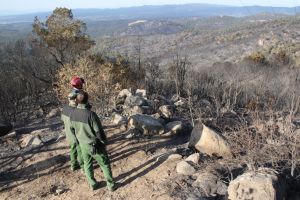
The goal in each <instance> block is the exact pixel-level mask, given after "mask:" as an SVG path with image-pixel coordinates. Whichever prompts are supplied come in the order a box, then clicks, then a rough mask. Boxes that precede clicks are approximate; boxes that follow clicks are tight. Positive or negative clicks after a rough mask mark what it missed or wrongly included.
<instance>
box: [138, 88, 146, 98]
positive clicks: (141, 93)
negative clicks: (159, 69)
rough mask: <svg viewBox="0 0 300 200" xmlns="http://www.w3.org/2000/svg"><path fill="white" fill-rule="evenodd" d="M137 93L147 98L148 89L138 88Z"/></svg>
mask: <svg viewBox="0 0 300 200" xmlns="http://www.w3.org/2000/svg"><path fill="white" fill-rule="evenodd" d="M135 95H137V96H140V97H143V98H146V97H147V91H146V90H144V89H137V90H136V92H135Z"/></svg>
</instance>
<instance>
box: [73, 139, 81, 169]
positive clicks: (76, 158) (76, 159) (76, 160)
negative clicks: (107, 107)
mask: <svg viewBox="0 0 300 200" xmlns="http://www.w3.org/2000/svg"><path fill="white" fill-rule="evenodd" d="M70 160H71V168H72V169H73V170H75V169H78V168H79V167H80V168H81V169H83V168H84V165H83V159H82V153H81V148H80V146H79V144H76V143H74V144H70Z"/></svg>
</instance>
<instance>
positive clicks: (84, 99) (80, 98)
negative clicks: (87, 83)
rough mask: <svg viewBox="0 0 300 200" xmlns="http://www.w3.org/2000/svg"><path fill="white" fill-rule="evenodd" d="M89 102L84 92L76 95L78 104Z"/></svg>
mask: <svg viewBox="0 0 300 200" xmlns="http://www.w3.org/2000/svg"><path fill="white" fill-rule="evenodd" d="M88 100H89V96H88V94H87V93H86V92H83V91H80V92H79V93H77V98H76V101H77V103H78V104H87V102H88Z"/></svg>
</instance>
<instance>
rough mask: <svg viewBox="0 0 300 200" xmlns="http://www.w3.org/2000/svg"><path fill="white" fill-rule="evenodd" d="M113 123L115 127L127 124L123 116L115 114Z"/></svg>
mask: <svg viewBox="0 0 300 200" xmlns="http://www.w3.org/2000/svg"><path fill="white" fill-rule="evenodd" d="M111 122H112V124H114V125H122V124H125V123H126V122H127V120H126V118H125V117H123V116H122V115H120V114H118V113H113V114H112V119H111Z"/></svg>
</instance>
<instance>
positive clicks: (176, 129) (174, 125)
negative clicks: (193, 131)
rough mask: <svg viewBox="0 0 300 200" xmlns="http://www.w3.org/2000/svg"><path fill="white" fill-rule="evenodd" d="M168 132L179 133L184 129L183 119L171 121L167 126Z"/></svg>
mask: <svg viewBox="0 0 300 200" xmlns="http://www.w3.org/2000/svg"><path fill="white" fill-rule="evenodd" d="M165 129H166V132H171V133H173V134H178V133H180V132H181V131H182V130H183V123H182V122H181V121H174V122H169V123H167V124H166V126H165Z"/></svg>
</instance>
